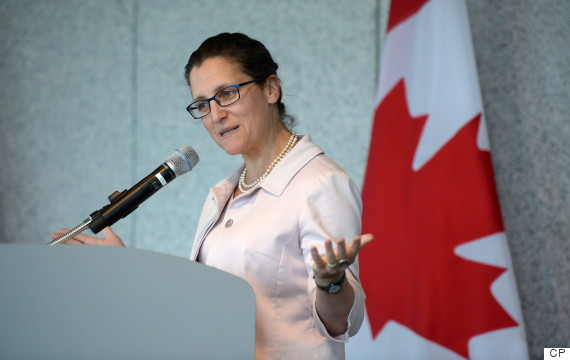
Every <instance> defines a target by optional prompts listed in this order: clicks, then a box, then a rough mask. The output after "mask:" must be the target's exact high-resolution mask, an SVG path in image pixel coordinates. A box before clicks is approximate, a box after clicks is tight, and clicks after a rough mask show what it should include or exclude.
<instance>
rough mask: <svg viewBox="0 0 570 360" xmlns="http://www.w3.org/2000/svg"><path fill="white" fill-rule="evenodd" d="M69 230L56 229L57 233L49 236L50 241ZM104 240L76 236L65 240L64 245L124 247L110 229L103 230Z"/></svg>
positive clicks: (87, 236)
mask: <svg viewBox="0 0 570 360" xmlns="http://www.w3.org/2000/svg"><path fill="white" fill-rule="evenodd" d="M68 231H69V229H63V228H62V229H57V231H56V232H55V233H53V234H51V238H52V239H54V240H55V239H57V238H58V237H60V236H62V235H63V234H65V233H67V232H68ZM103 235H104V236H105V237H104V238H98V237H95V236H89V235H85V234H77V235H75V236H74V237H72V238H71V239H69V240H67V241H66V242H65V244H70V245H106V246H122V247H125V244H124V243H123V241H122V240H121V238H120V237H119V236H118V235H117V234H115V232H114V231H113V230H112V229H111V228H110V227H108V226H107V227H106V228H104V229H103Z"/></svg>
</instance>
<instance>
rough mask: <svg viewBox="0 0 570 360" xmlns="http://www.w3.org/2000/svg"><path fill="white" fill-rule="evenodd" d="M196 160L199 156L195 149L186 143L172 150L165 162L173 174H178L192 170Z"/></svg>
mask: <svg viewBox="0 0 570 360" xmlns="http://www.w3.org/2000/svg"><path fill="white" fill-rule="evenodd" d="M198 161H200V158H199V157H198V154H197V153H196V151H194V149H193V148H192V146H188V145H186V146H182V147H181V148H179V149H178V150H176V151H174V152H173V153H172V155H170V157H169V158H168V160H167V161H166V162H167V163H168V164H169V165H170V167H171V168H172V171H174V174H175V175H176V176H180V175H182V174H186V173H187V172H188V171H190V170H192V169H193V168H194V166H196V164H198Z"/></svg>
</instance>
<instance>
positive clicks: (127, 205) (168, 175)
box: [48, 146, 200, 245]
mask: <svg viewBox="0 0 570 360" xmlns="http://www.w3.org/2000/svg"><path fill="white" fill-rule="evenodd" d="M198 161H200V158H199V157H198V154H196V151H194V149H193V148H192V147H191V146H182V147H181V148H179V149H178V150H176V151H174V152H173V153H172V155H170V157H169V158H168V160H166V162H165V163H163V164H162V165H160V166H159V167H158V168H156V169H155V170H154V171H153V172H152V173H150V174H149V175H148V176H147V177H145V178H144V179H142V180H141V181H139V182H138V183H137V184H136V185H134V186H133V187H132V188H130V189H129V190H123V191H122V192H119V191H115V192H114V193H112V194H111V195H110V196H109V201H110V202H111V203H110V204H108V205H105V206H104V207H102V208H101V209H99V210H97V211H94V212H93V213H91V215H89V218H87V219H85V220H84V221H83V223H82V224H81V225H79V226H77V227H75V228H74V229H72V230H70V231H69V232H67V233H66V234H64V235H62V236H61V237H59V238H57V239H55V240H53V241H51V242H50V243H48V245H55V244H58V243H60V242H65V241H67V240H69V239H70V238H72V237H73V236H75V235H77V234H79V233H81V232H83V231H84V230H85V229H87V227H89V229H90V230H91V231H92V232H93V233H95V234H97V233H99V231H101V230H103V229H104V228H105V227H107V226H111V225H113V224H114V223H116V222H117V221H118V220H120V219H123V218H125V217H127V216H128V215H129V214H130V213H132V212H133V211H135V210H136V209H137V208H138V207H139V205H140V204H142V203H143V202H144V201H145V200H146V199H148V198H149V197H151V196H152V195H153V194H154V193H156V192H157V191H158V190H160V189H162V188H163V187H164V186H166V184H168V183H169V182H171V181H172V180H174V179H175V178H176V177H178V176H180V175H183V174H186V173H187V172H189V171H191V170H192V169H193V168H194V167H195V166H196V164H198Z"/></svg>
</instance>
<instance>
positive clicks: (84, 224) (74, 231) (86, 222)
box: [48, 216, 93, 246]
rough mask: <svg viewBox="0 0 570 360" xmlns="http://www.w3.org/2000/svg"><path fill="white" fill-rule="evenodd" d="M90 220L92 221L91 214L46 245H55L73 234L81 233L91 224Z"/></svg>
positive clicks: (63, 241)
mask: <svg viewBox="0 0 570 360" xmlns="http://www.w3.org/2000/svg"><path fill="white" fill-rule="evenodd" d="M91 221H93V219H92V218H91V216H89V217H88V218H87V219H85V220H83V222H82V223H81V224H79V225H77V226H76V227H74V228H73V229H71V230H69V231H68V232H66V233H65V234H63V235H61V236H60V237H58V238H57V239H55V240H52V241H50V242H49V243H48V245H50V246H51V245H57V244H61V243H65V242H66V241H67V240H69V239H71V238H72V237H74V236H75V235H77V234H81V233H82V232H84V231H85V230H87V228H88V227H89V224H91Z"/></svg>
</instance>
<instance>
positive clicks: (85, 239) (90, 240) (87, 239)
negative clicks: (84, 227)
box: [73, 234, 101, 245]
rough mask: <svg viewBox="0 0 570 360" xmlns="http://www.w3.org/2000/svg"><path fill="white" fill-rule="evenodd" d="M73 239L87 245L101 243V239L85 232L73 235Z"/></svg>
mask: <svg viewBox="0 0 570 360" xmlns="http://www.w3.org/2000/svg"><path fill="white" fill-rule="evenodd" d="M73 240H76V241H79V242H81V243H83V244H86V245H98V244H100V243H101V239H99V238H96V237H94V236H89V235H85V234H77V235H75V236H74V237H73Z"/></svg>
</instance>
